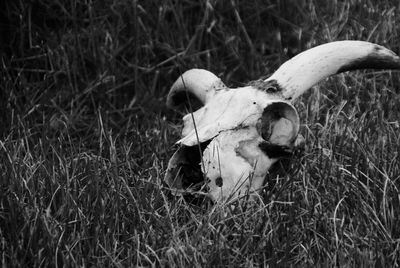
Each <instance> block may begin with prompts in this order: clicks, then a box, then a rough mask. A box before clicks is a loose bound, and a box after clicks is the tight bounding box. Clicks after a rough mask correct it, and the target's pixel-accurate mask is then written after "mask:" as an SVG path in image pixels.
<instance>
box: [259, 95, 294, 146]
mask: <svg viewBox="0 0 400 268" xmlns="http://www.w3.org/2000/svg"><path fill="white" fill-rule="evenodd" d="M257 129H258V132H259V134H260V135H261V137H262V138H263V139H264V140H265V141H269V142H271V143H273V144H280V145H288V144H290V143H291V142H293V141H294V139H295V138H296V136H297V133H298V130H299V118H298V114H297V111H296V110H295V109H294V107H293V106H291V105H290V104H288V103H286V102H275V103H272V104H270V105H268V106H267V107H266V108H265V109H264V111H263V113H262V116H261V118H260V120H259V121H258V122H257Z"/></svg>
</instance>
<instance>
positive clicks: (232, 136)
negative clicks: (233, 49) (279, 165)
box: [165, 41, 400, 202]
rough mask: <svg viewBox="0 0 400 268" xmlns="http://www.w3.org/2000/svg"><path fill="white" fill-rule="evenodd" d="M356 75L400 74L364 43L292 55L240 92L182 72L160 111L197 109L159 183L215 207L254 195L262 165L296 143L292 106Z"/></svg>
mask: <svg viewBox="0 0 400 268" xmlns="http://www.w3.org/2000/svg"><path fill="white" fill-rule="evenodd" d="M356 69H400V58H399V57H398V56H397V55H396V54H395V53H394V52H392V51H391V50H388V49H386V48H384V47H382V46H379V45H376V44H372V43H369V42H363V41H338V42H332V43H327V44H324V45H321V46H317V47H314V48H312V49H309V50H307V51H305V52H303V53H300V54H299V55H297V56H296V57H294V58H292V59H291V60H289V61H287V62H285V63H284V64H283V65H282V66H281V67H280V68H279V69H278V70H277V71H276V72H275V73H274V74H273V75H272V76H271V77H269V78H267V79H265V80H258V81H254V82H251V83H249V84H248V85H247V86H245V87H241V88H228V87H226V86H225V85H224V83H223V82H222V81H221V79H219V78H218V77H217V76H215V75H214V74H213V73H211V72H209V71H206V70H202V69H192V70H189V71H186V72H185V73H184V74H183V75H182V76H181V77H179V78H178V80H177V81H176V82H175V83H174V84H173V86H172V88H171V90H170V92H169V94H168V97H167V105H168V106H169V107H171V108H179V107H181V106H182V105H189V107H190V106H193V105H194V102H192V101H194V100H197V101H199V102H200V103H201V105H202V107H201V108H199V109H197V110H196V111H194V112H193V113H189V114H187V115H185V116H184V117H183V130H182V138H181V139H180V140H179V141H178V142H177V144H179V145H180V147H179V149H178V150H177V151H176V152H175V154H174V155H173V156H172V158H171V159H170V161H169V163H168V169H167V171H166V175H165V181H166V183H167V184H168V185H169V187H170V188H171V189H172V192H173V193H174V194H182V193H183V192H185V191H190V189H191V188H193V187H194V186H196V185H199V184H200V185H206V186H207V187H204V188H203V190H204V189H205V190H206V191H207V194H208V195H209V196H210V197H211V199H212V200H214V201H217V202H221V201H224V200H226V199H227V198H228V197H240V196H243V195H244V194H245V193H249V194H250V195H252V194H255V193H257V192H258V191H259V190H260V189H261V188H262V186H263V182H264V178H265V177H266V175H267V173H268V170H269V169H270V167H271V166H272V165H273V164H274V163H275V162H276V161H277V160H278V159H279V158H281V157H283V156H285V155H288V154H290V153H291V152H292V151H293V149H294V147H295V145H296V143H297V142H296V139H297V137H298V132H299V125H300V123H299V121H300V120H299V116H298V114H297V111H296V109H295V108H294V106H293V105H292V103H293V101H294V100H295V99H296V98H297V97H299V96H300V95H301V94H303V93H304V92H305V91H306V90H307V89H309V88H310V87H312V86H313V85H315V84H316V83H318V82H319V81H321V80H322V79H324V78H326V77H328V76H330V75H333V74H338V73H341V72H346V71H350V70H356ZM186 107H187V106H186ZM191 108H192V107H191ZM194 188H195V187H194Z"/></svg>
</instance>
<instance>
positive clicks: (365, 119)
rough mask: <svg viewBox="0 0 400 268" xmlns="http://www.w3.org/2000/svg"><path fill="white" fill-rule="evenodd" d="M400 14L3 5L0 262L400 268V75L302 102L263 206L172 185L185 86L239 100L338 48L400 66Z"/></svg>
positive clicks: (342, 85) (313, 6)
mask: <svg viewBox="0 0 400 268" xmlns="http://www.w3.org/2000/svg"><path fill="white" fill-rule="evenodd" d="M399 8H400V4H399V2H398V1H397V0H386V1H371V0H342V1H316V0H301V1H297V0H292V1H289V0H281V1H279V0H265V1H261V0H250V1H236V0H231V1H212V0H202V1H195V0H184V1H174V0H169V1H167V0H166V1H155V0H149V1H148V0H146V1H138V0H136V1H135V0H131V1H129V0H120V1H117V0H106V1H91V0H86V1H84V0H72V1H64V0H32V1H22V0H21V1H11V0H9V1H1V4H0V34H1V41H0V42H1V43H0V53H1V54H0V55H1V63H0V66H1V67H0V69H1V76H0V79H1V80H0V81H1V82H0V176H1V177H0V252H1V256H0V261H1V265H2V266H3V267H4V266H9V267H12V266H21V267H32V266H57V265H58V266H62V265H65V266H104V267H107V266H128V267H129V266H134V267H135V266H137V267H149V266H155V267H158V266H168V267H190V266H196V267H203V266H230V267H239V266H242V267H253V266H268V265H270V266H276V265H281V266H289V265H315V264H319V265H332V266H333V265H348V266H359V265H370V266H372V265H377V266H380V265H381V266H399V261H398V259H399V257H400V256H399V254H400V253H399V250H398V249H399V247H400V219H399V215H400V189H399V188H400V182H399V180H400V161H399V152H400V134H399V133H400V131H399V128H400V126H399V120H400V108H399V107H400V83H399V82H400V76H399V74H398V73H396V72H387V71H370V70H369V71H357V72H352V73H346V74H342V75H338V76H336V77H333V78H330V79H328V80H327V81H324V82H322V83H320V84H319V85H318V86H316V87H314V89H313V90H311V91H310V93H308V94H306V96H304V97H302V98H301V99H300V100H299V101H298V102H297V103H296V107H297V108H298V110H299V113H300V117H301V119H302V122H303V125H302V128H301V133H302V135H303V136H304V137H305V139H306V144H307V145H306V148H305V152H304V153H303V154H302V155H300V156H296V157H294V158H293V159H291V161H290V162H289V163H285V165H286V169H282V168H280V170H278V171H277V172H276V174H275V173H274V174H275V175H271V176H269V177H268V178H267V184H266V188H265V190H264V192H263V198H264V200H263V202H260V203H259V204H253V205H252V206H250V205H246V204H245V203H243V204H237V206H236V207H234V206H226V207H221V206H212V205H211V204H208V203H204V204H200V205H197V204H192V203H188V202H186V201H185V200H183V199H180V198H175V199H173V198H171V197H170V196H169V195H168V191H167V190H166V189H165V186H164V185H163V183H162V180H163V175H164V172H165V169H166V164H167V162H168V158H169V157H170V156H171V154H172V152H173V151H174V146H173V144H174V142H175V141H176V139H177V137H178V136H179V131H180V128H179V127H180V125H179V124H180V118H181V115H180V114H176V113H174V112H173V111H169V110H168V109H166V107H165V104H164V103H165V96H166V94H167V92H168V89H169V87H170V85H171V84H172V83H173V82H174V81H175V79H176V78H177V77H178V76H179V74H180V73H181V72H183V71H185V70H187V69H189V68H193V67H199V68H205V69H208V70H211V71H213V72H214V73H216V74H218V75H219V76H220V77H221V78H222V79H223V80H224V81H225V82H226V84H227V85H231V86H240V85H242V84H243V83H245V82H247V81H250V80H254V79H257V78H259V77H260V76H265V75H268V74H270V73H271V72H273V71H274V70H275V69H276V68H277V67H278V66H279V65H280V64H281V63H283V62H284V61H285V60H287V59H289V58H291V57H292V56H293V55H296V54H297V53H299V52H300V51H302V50H304V49H307V48H310V47H313V46H315V45H318V44H322V43H326V42H329V41H334V40H344V39H356V40H367V41H371V42H375V43H378V44H381V45H383V46H386V47H388V48H390V49H392V50H393V51H395V52H397V53H400V35H399V34H398V33H399V32H400V31H399V30H400V10H399ZM277 169H279V166H278V167H277Z"/></svg>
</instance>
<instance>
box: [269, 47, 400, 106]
mask: <svg viewBox="0 0 400 268" xmlns="http://www.w3.org/2000/svg"><path fill="white" fill-rule="evenodd" d="M357 69H400V58H399V57H398V56H397V55H396V54H395V53H394V52H393V51H391V50H389V49H387V48H384V47H382V46H379V45H376V44H373V43H369V42H364V41H337V42H331V43H327V44H324V45H320V46H317V47H314V48H311V49H309V50H306V51H304V52H302V53H300V54H299V55H297V56H295V57H294V58H292V59H290V60H288V61H287V62H285V63H284V64H283V65H282V66H281V67H279V69H278V70H277V71H276V72H275V73H274V74H273V75H272V76H271V77H269V78H268V79H266V80H265V81H271V82H272V81H274V80H275V81H276V82H277V83H278V85H279V88H281V93H282V96H283V97H284V98H285V99H286V100H294V99H296V98H297V97H299V96H300V95H301V94H303V93H304V92H305V91H306V90H307V89H309V88H310V87H312V86H313V85H315V84H316V83H318V82H319V81H321V80H322V79H324V78H326V77H328V76H331V75H333V74H338V73H342V72H346V71H351V70H357Z"/></svg>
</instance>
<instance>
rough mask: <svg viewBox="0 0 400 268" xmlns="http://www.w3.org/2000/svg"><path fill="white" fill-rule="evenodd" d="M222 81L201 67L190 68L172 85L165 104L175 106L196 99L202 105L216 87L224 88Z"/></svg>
mask: <svg viewBox="0 0 400 268" xmlns="http://www.w3.org/2000/svg"><path fill="white" fill-rule="evenodd" d="M225 87H226V86H225V85H224V83H223V82H222V81H221V79H219V78H218V77H217V76H216V75H215V74H213V73H212V72H209V71H207V70H203V69H191V70H188V71H186V72H185V73H183V74H182V75H181V76H180V77H179V78H178V79H177V80H176V81H175V83H174V84H173V85H172V87H171V89H170V91H169V93H168V96H167V106H168V107H170V108H177V107H179V106H181V105H182V104H187V102H188V98H189V99H190V101H193V100H197V101H200V102H201V105H204V104H205V103H206V102H207V101H208V100H209V99H210V98H211V97H212V96H213V95H214V94H215V90H216V89H217V88H225Z"/></svg>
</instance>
